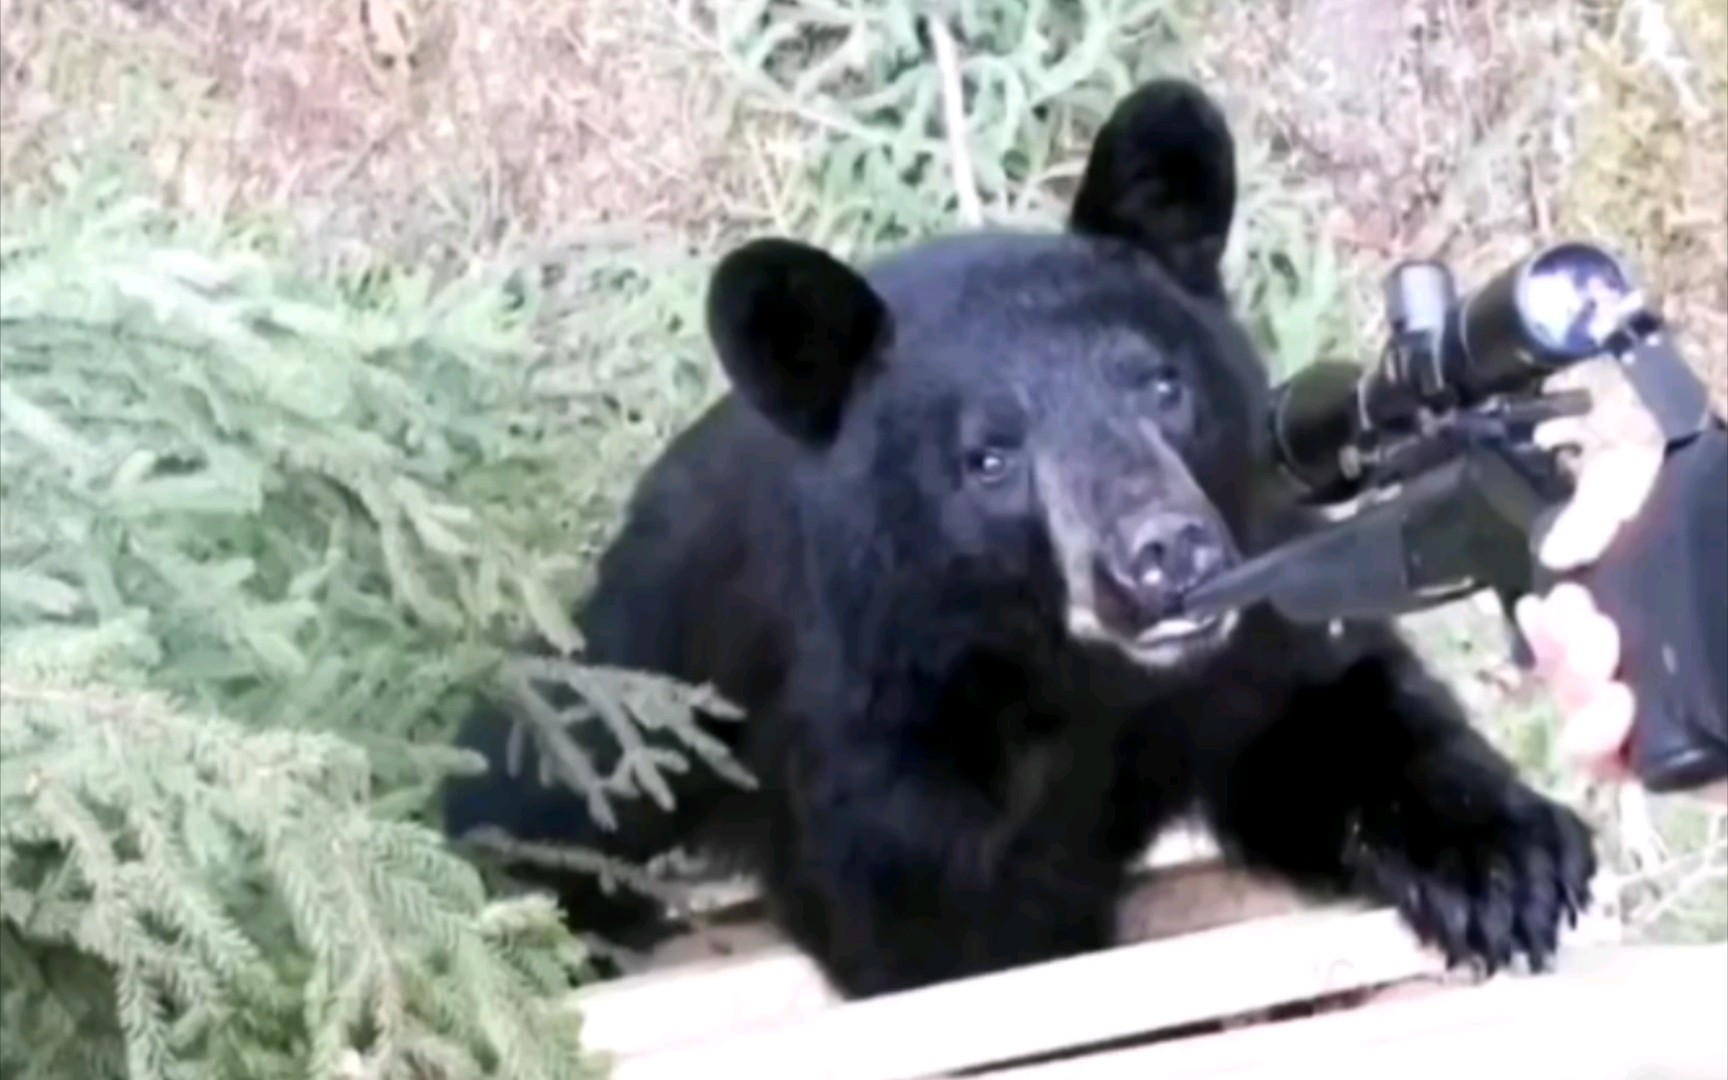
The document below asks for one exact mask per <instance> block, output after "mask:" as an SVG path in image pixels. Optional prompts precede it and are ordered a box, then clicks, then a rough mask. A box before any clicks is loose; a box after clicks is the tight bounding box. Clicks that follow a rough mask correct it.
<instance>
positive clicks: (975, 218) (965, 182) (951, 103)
mask: <svg viewBox="0 0 1728 1080" xmlns="http://www.w3.org/2000/svg"><path fill="white" fill-rule="evenodd" d="M925 25H926V26H927V27H928V28H929V31H930V43H931V45H932V46H933V47H934V48H935V50H936V71H937V74H938V75H939V76H940V78H941V80H942V126H943V127H944V128H945V129H946V134H947V136H948V166H949V168H950V169H951V170H952V171H953V173H954V193H955V195H956V196H957V197H958V198H959V200H960V220H961V222H962V223H963V224H965V225H966V226H967V227H969V228H976V227H977V226H979V225H982V224H983V223H984V207H983V206H982V204H981V203H980V202H979V200H978V182H977V180H976V179H975V178H974V177H973V173H972V152H971V151H970V150H969V149H967V145H966V90H965V87H964V86H963V85H962V84H961V82H960V60H959V57H958V55H957V50H956V49H955V47H954V35H953V34H951V33H949V31H948V24H947V23H945V22H943V21H942V20H941V19H940V18H938V17H936V16H929V17H927V18H926V19H925Z"/></svg>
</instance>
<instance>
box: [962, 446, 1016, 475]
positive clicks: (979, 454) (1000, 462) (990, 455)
mask: <svg viewBox="0 0 1728 1080" xmlns="http://www.w3.org/2000/svg"><path fill="white" fill-rule="evenodd" d="M1012 464H1013V458H1012V456H1011V454H1010V452H1009V451H1007V450H1005V449H1001V448H999V447H993V446H983V447H979V448H977V449H975V450H968V451H967V452H966V472H967V474H968V475H970V476H972V477H973V478H975V479H977V480H981V481H983V482H984V483H986V484H988V483H993V482H995V481H997V480H1000V479H1002V478H1003V477H1004V476H1007V475H1008V468H1009V466H1010V465H1012Z"/></svg>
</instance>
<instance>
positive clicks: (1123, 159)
mask: <svg viewBox="0 0 1728 1080" xmlns="http://www.w3.org/2000/svg"><path fill="white" fill-rule="evenodd" d="M1235 211H1236V148H1235V143H1234V142H1233V141H1232V139H1231V136H1230V127H1229V123H1228V122H1227V121H1226V120H1225V118H1224V114H1223V112H1222V111H1221V110H1220V109H1219V108H1218V106H1217V105H1216V104H1214V103H1213V101H1212V99H1211V98H1209V97H1208V96H1207V95H1206V93H1205V92H1204V91H1202V90H1201V89H1200V88H1199V87H1197V86H1194V85H1193V84H1192V83H1188V82H1185V81H1182V80H1177V79H1158V80H1154V81H1152V82H1148V83H1146V84H1144V85H1142V86H1141V87H1140V88H1139V89H1137V90H1135V91H1134V92H1133V93H1132V94H1130V95H1129V96H1128V97H1127V98H1125V99H1123V101H1122V102H1121V104H1119V105H1117V106H1116V110H1115V111H1114V112H1113V113H1111V115H1110V119H1109V120H1108V121H1106V122H1105V124H1104V127H1103V129H1102V130H1101V131H1100V132H1099V133H1098V139H1097V141H1096V142H1095V143H1094V144H1093V146H1092V156H1091V159H1090V160H1088V161H1087V163H1086V172H1085V174H1084V175H1083V177H1082V178H1081V181H1080V189H1079V193H1078V194H1077V195H1076V196H1075V198H1074V206H1073V209H1072V211H1071V213H1070V216H1069V226H1070V228H1071V229H1073V231H1075V232H1078V233H1084V234H1089V235H1093V236H1109V237H1115V238H1117V239H1120V240H1126V241H1128V242H1129V243H1131V244H1134V245H1135V246H1136V247H1139V248H1140V249H1142V250H1144V251H1147V252H1149V253H1151V254H1152V255H1153V256H1154V257H1156V258H1157V259H1158V261H1159V262H1161V263H1163V264H1164V266H1165V267H1166V268H1167V269H1168V270H1169V271H1170V272H1171V273H1172V274H1173V275H1174V276H1175V277H1176V279H1177V280H1178V281H1180V282H1182V284H1183V285H1185V286H1186V287H1187V288H1189V289H1191V290H1193V291H1195V292H1197V293H1202V294H1206V295H1212V296H1216V295H1221V294H1222V292H1223V283H1222V280H1221V278H1220V274H1219V268H1218V264H1219V261H1220V260H1221V259H1222V258H1223V255H1224V245H1225V242H1226V241H1227V240H1228V239H1229V236H1230V222H1231V218H1232V216H1233V215H1234V214H1235Z"/></svg>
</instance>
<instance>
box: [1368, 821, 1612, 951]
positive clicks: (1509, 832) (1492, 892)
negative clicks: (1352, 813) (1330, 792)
mask: <svg viewBox="0 0 1728 1080" xmlns="http://www.w3.org/2000/svg"><path fill="white" fill-rule="evenodd" d="M1505 802H1506V803H1507V805H1505V806H1503V807H1502V808H1501V809H1499V810H1498V811H1497V812H1495V813H1492V814H1490V815H1487V816H1486V818H1485V819H1484V818H1481V817H1478V818H1477V819H1476V820H1469V821H1465V820H1455V819H1448V818H1447V817H1446V816H1445V815H1443V814H1441V813H1439V812H1437V811H1435V810H1426V811H1417V810H1415V809H1414V807H1413V806H1412V805H1411V804H1410V803H1408V802H1406V803H1404V804H1403V805H1402V806H1401V807H1400V808H1399V810H1400V812H1399V813H1398V814H1397V815H1396V817H1397V819H1398V820H1397V821H1396V825H1395V826H1393V825H1392V823H1390V822H1386V823H1381V825H1380V827H1378V828H1377V827H1375V825H1374V824H1373V823H1370V822H1364V827H1363V832H1362V835H1361V841H1362V844H1361V847H1360V848H1359V849H1358V850H1359V852H1360V853H1361V859H1362V861H1363V863H1364V865H1363V866H1362V867H1361V868H1362V869H1363V870H1365V871H1366V873H1367V874H1368V877H1369V880H1370V884H1371V886H1372V889H1373V891H1375V892H1376V893H1378V894H1379V895H1381V896H1383V897H1385V898H1387V899H1389V900H1390V901H1391V902H1392V903H1393V905H1394V906H1395V907H1396V908H1397V909H1398V911H1399V912H1400V914H1401V915H1402V916H1403V918H1404V920H1405V922H1406V923H1407V924H1408V925H1409V926H1410V928H1411V929H1412V930H1413V931H1414V932H1415V933H1416V935H1417V937H1418V939H1419V940H1421V941H1422V942H1423V943H1424V944H1427V945H1430V946H1434V947H1436V948H1438V949H1439V950H1440V951H1441V952H1442V953H1443V954H1444V955H1445V957H1446V961H1447V966H1448V967H1449V968H1453V967H1458V966H1462V965H1465V964H1470V963H1473V964H1475V965H1477V966H1480V967H1482V968H1483V969H1485V971H1486V973H1487V974H1489V975H1492V974H1494V973H1496V972H1498V971H1500V970H1502V969H1505V968H1509V967H1511V966H1512V964H1513V962H1514V961H1515V960H1516V959H1517V958H1518V957H1519V956H1523V957H1524V958H1525V959H1526V960H1527V961H1528V963H1529V966H1530V968H1531V970H1533V971H1543V970H1546V969H1548V968H1549V966H1550V965H1551V963H1552V961H1553V958H1554V955H1555V953H1556V952H1557V951H1558V948H1559V936H1560V930H1561V924H1562V922H1564V923H1566V924H1567V925H1568V926H1576V925H1577V922H1578V917H1579V915H1581V914H1582V913H1583V912H1584V911H1585V910H1587V909H1588V907H1589V905H1590V899H1591V897H1590V879H1591V877H1592V875H1593V874H1594V873H1595V869H1596V860H1595V854H1594V851H1593V848H1592V843H1591V834H1590V829H1589V826H1587V825H1586V824H1585V823H1584V821H1583V819H1581V818H1580V817H1579V816H1578V815H1577V814H1575V813H1573V812H1572V811H1571V810H1570V809H1567V808H1566V807H1564V806H1561V805H1559V804H1557V803H1554V802H1551V801H1549V800H1547V799H1545V798H1542V797H1541V796H1538V795H1536V794H1535V793H1534V792H1529V791H1518V792H1516V793H1514V795H1513V796H1512V797H1511V798H1509V799H1507V800H1505Z"/></svg>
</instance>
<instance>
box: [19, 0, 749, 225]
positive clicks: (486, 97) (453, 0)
mask: <svg viewBox="0 0 1728 1080" xmlns="http://www.w3.org/2000/svg"><path fill="white" fill-rule="evenodd" d="M4 25H5V34H4V46H3V47H0V48H3V53H0V58H3V68H0V76H3V78H4V84H3V85H4V87H5V89H6V91H7V92H6V95H5V104H4V106H3V107H0V124H3V125H4V127H3V129H0V130H3V131H4V134H5V143H6V147H5V157H4V165H5V170H6V183H7V185H8V186H9V187H13V186H17V185H20V184H24V183H28V182H30V181H31V180H32V179H33V178H36V177H39V176H40V175H41V173H42V171H43V170H44V169H47V168H50V167H52V166H53V165H54V164H55V162H56V161H57V160H61V159H63V158H65V157H69V156H75V155H76V154H77V153H78V152H79V151H80V149H82V148H84V147H85V146H87V145H88V144H87V143H86V142H85V140H84V139H83V138H82V137H81V136H80V134H79V133H80V132H90V131H108V132H111V131H112V130H113V129H114V128H115V127H116V126H117V125H121V124H125V125H129V127H128V131H129V133H130V134H131V136H132V141H133V142H134V143H135V144H136V146H137V148H138V149H139V150H141V151H143V152H144V153H145V154H146V155H147V156H148V159H149V162H150V165H151V168H152V170H153V174H154V175H153V179H154V181H155V182H156V183H157V184H158V185H159V186H160V188H161V190H162V192H163V193H164V194H165V195H166V197H167V198H169V199H170V200H171V201H172V202H173V203H176V204H179V205H183V206H187V207H189V208H196V209H200V210H215V211H218V212H232V211H245V210H251V209H264V210H278V209H285V210H287V211H289V212H291V213H292V214H294V215H295V217H296V218H298V219H299V222H298V223H299V224H300V225H301V226H303V227H304V228H305V229H306V231H307V232H308V233H309V234H310V235H311V236H312V237H314V238H315V239H320V240H323V241H325V242H326V246H335V247H341V246H344V245H357V246H361V247H366V248H378V249H383V250H386V251H389V252H391V253H393V254H397V255H402V256H408V257H419V258H424V257H426V256H427V254H429V253H430V254H436V253H437V248H438V246H440V245H444V246H448V247H450V248H451V249H453V250H457V251H470V252H471V251H472V250H474V249H484V248H488V247H490V246H492V245H494V244H496V243H497V242H499V241H500V240H501V239H502V238H503V237H504V236H505V235H506V234H507V233H510V232H512V231H514V232H516V233H518V234H522V235H537V236H542V237H544V236H547V235H556V234H563V233H568V232H572V231H582V230H585V229H591V228H594V227H597V226H606V225H608V224H611V223H621V224H622V223H627V224H629V225H630V226H632V227H640V226H657V225H658V226H668V227H671V228H675V229H677V230H679V231H683V232H692V231H693V232H697V233H700V232H701V231H703V230H705V229H707V228H711V227H713V226H714V225H715V223H716V222H717V221H718V220H720V219H721V218H722V217H723V214H722V212H721V211H722V208H723V207H725V206H726V205H727V203H728V202H729V200H732V199H733V198H734V197H735V195H734V189H733V183H734V181H735V179H737V178H739V177H742V176H743V175H744V174H743V173H742V172H741V171H740V170H739V169H737V168H735V167H734V165H735V164H736V161H735V157H734V155H733V154H732V153H731V151H730V146H731V145H732V143H731V141H730V140H731V137H732V134H733V131H732V126H733V119H734V111H733V110H732V108H731V107H730V102H729V99H728V95H727V92H726V88H725V84H724V83H723V82H722V81H721V80H720V79H719V78H718V77H717V74H718V73H717V72H716V70H715V68H714V67H713V66H712V65H709V64H704V63H702V62H700V60H699V58H692V57H690V56H689V55H688V54H687V53H686V52H685V51H684V50H682V49H679V48H677V47H676V46H675V45H674V44H673V43H672V42H671V41H669V40H668V39H667V37H666V34H665V26H664V23H663V21H662V20H661V19H660V18H659V17H658V15H657V12H656V9H655V8H654V7H653V6H652V5H651V4H638V3H616V2H591V0H590V2H583V0H578V2H576V3H557V2H555V0H174V2H169V0H137V2H136V3H121V2H119V0H5V7H4ZM151 90H159V91H163V96H162V98H161V101H162V102H163V104H161V105H159V106H158V105H156V104H155V103H154V102H150V101H147V100H145V99H144V98H143V97H142V96H141V95H143V94H145V93H147V92H150V91H151Z"/></svg>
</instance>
